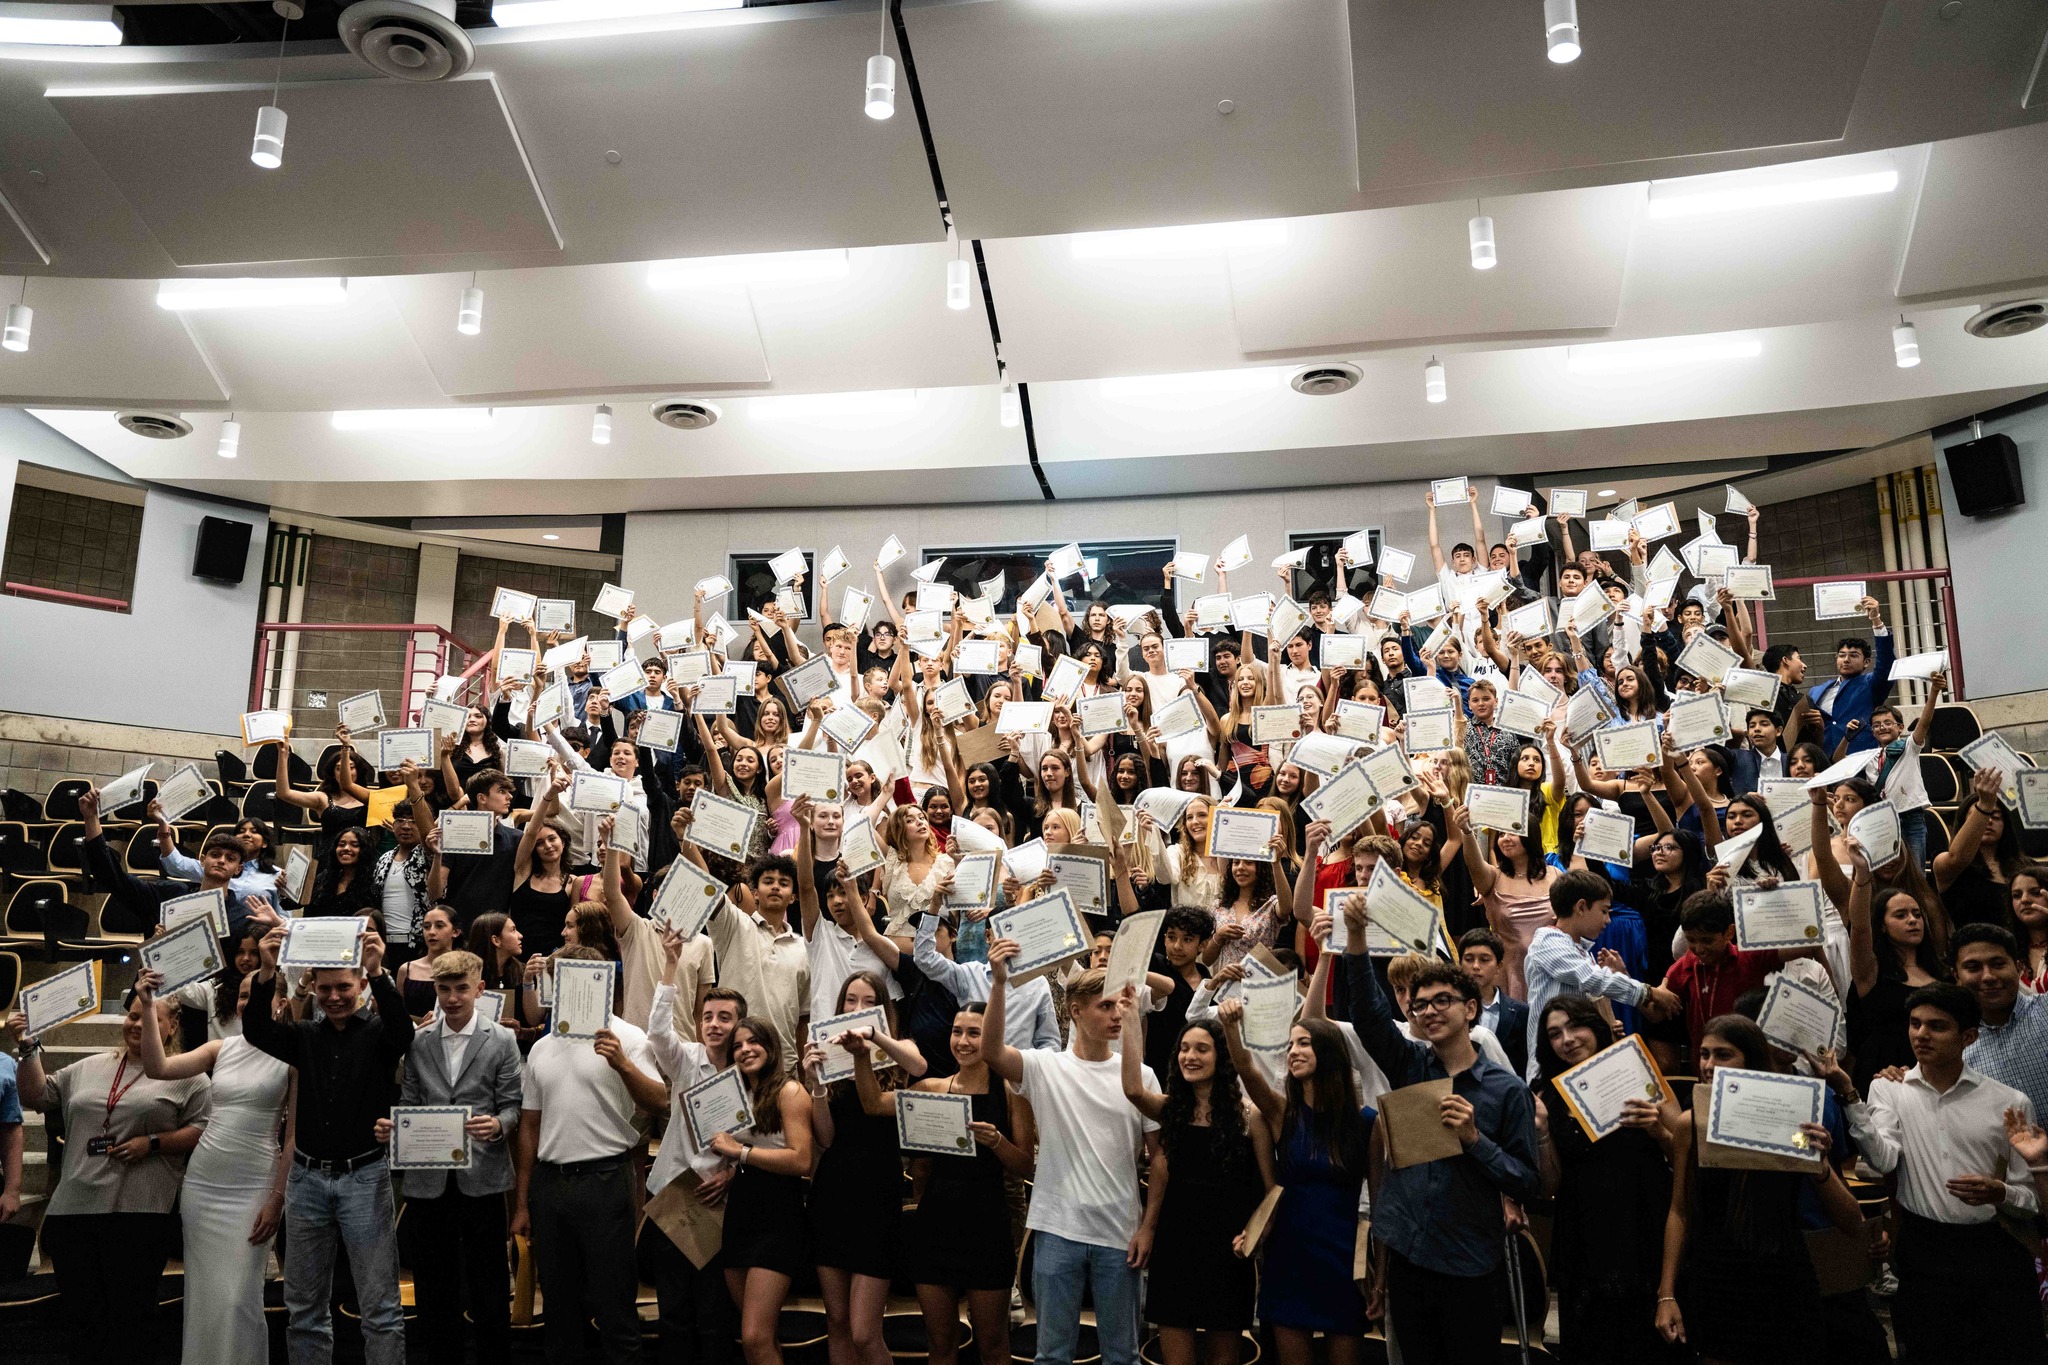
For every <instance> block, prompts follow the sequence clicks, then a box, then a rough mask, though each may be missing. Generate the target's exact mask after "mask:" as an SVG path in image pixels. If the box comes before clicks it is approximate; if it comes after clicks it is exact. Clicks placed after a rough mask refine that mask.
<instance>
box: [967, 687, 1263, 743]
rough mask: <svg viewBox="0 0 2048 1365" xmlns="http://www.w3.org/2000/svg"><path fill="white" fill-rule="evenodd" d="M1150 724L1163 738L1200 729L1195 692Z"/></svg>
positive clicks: (1163, 710)
mask: <svg viewBox="0 0 2048 1365" xmlns="http://www.w3.org/2000/svg"><path fill="white" fill-rule="evenodd" d="M1009 709H1010V708H1009V707H1008V706H1005V707H1003V710H1004V711H1006V712H1007V711H1008V710H1009ZM1282 709H1283V710H1290V709H1292V708H1287V707H1283V708H1282ZM1152 724H1153V726H1154V728H1156V729H1157V730H1158V731H1159V737H1160V738H1161V739H1163V740H1165V739H1179V738H1180V737H1181V736H1182V735H1191V734H1193V733H1195V731H1197V730H1200V729H1202V728H1203V721H1202V712H1201V709H1200V708H1199V707H1197V706H1196V705H1195V694H1194V693H1192V692H1182V693H1180V694H1179V695H1178V696H1176V697H1175V698H1174V699H1173V700H1172V701H1170V702H1168V703H1166V705H1164V706H1162V707H1160V708H1159V709H1158V710H1156V711H1154V712H1153V713H1152Z"/></svg>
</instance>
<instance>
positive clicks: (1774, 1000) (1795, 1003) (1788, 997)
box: [1756, 972, 1842, 1052]
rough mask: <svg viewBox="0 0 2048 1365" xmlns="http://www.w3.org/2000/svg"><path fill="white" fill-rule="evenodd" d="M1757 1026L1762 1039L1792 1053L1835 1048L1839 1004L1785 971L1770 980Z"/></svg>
mask: <svg viewBox="0 0 2048 1365" xmlns="http://www.w3.org/2000/svg"><path fill="white" fill-rule="evenodd" d="M1756 1026H1757V1027H1758V1028H1760V1029H1762V1030H1763V1031H1764V1037H1766V1038H1768V1039H1770V1040H1771V1041H1772V1042H1774V1043H1776V1044H1778V1045H1779V1046H1780V1047H1785V1048H1790V1049H1791V1050H1792V1051H1794V1052H1818V1051H1820V1050H1821V1049H1822V1048H1829V1047H1833V1046H1834V1045H1835V1037H1836V1035H1837V1034H1838V1033H1839V1032H1840V1031H1841V1027H1842V1001H1841V999H1840V998H1839V997H1838V996H1837V995H1836V994H1835V993H1834V992H1833V991H1827V990H1816V989H1815V988H1814V987H1812V986H1809V985H1807V984H1806V983H1805V982H1803V981H1795V980H1794V979H1793V978H1792V977H1790V976H1788V975H1787V974H1786V973H1784V972H1778V973H1776V974H1775V975H1773V976H1772V977H1771V988H1770V990H1769V991H1768V992H1767V993H1766V994H1765V995H1764V1005H1763V1010H1762V1011H1761V1012H1760V1013H1759V1014H1758V1015H1757V1017H1756Z"/></svg>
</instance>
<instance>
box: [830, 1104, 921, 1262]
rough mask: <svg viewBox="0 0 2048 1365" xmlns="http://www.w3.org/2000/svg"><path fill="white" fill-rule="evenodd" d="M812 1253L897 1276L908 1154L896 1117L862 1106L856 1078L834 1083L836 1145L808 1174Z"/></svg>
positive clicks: (833, 1123)
mask: <svg viewBox="0 0 2048 1365" xmlns="http://www.w3.org/2000/svg"><path fill="white" fill-rule="evenodd" d="M809 1212H810V1226H811V1259H812V1260H813V1261H814V1262H816V1263H817V1264H818V1265H821V1266H830V1267H831V1268H833V1269H835V1270H845V1271H851V1272H852V1273H853V1274H855V1275H869V1276H872V1277H874V1278H875V1279H878V1280H887V1279H892V1278H894V1277H895V1274H896V1263H897V1259H898V1257H897V1252H898V1246H899V1242H900V1240H901V1239H900V1238H899V1237H898V1235H897V1232H898V1228H899V1227H900V1226H901V1224H902V1221H903V1159H902V1158H901V1157H900V1156H899V1155H897V1150H896V1116H895V1115H894V1114H887V1115H881V1116H877V1115H874V1114H870V1113H868V1112H867V1111H866V1110H864V1109H862V1108H861V1103H860V1096H859V1095H858V1094H856V1093H855V1091H854V1088H853V1083H852V1082H851V1081H847V1082H843V1083H841V1084H840V1085H838V1086H835V1087H834V1094H833V1096H832V1145H831V1146H829V1147H827V1148H826V1149H825V1155H824V1156H823V1157H821V1158H819V1161H818V1171H817V1174H816V1175H814V1176H813V1177H812V1178H811V1200H810V1210H809Z"/></svg>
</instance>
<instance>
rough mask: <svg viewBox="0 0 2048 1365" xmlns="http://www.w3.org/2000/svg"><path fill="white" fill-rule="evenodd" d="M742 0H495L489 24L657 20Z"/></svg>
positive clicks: (515, 25) (524, 25)
mask: <svg viewBox="0 0 2048 1365" xmlns="http://www.w3.org/2000/svg"><path fill="white" fill-rule="evenodd" d="M744 3H745V0H498V3H497V4H495V5H493V6H492V7H491V22H492V23H494V24H496V25H497V26H498V27H499V28H533V27H536V26H538V25H541V24H579V23H602V22H604V21H605V20H607V19H657V18H660V17H661V16H662V15H665V14H696V13H698V12H699V11H702V10H708V9H738V8H740V7H741V5H742V4H744Z"/></svg>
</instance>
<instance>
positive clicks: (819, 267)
mask: <svg viewBox="0 0 2048 1365" xmlns="http://www.w3.org/2000/svg"><path fill="white" fill-rule="evenodd" d="M852 273H853V261H852V259H851V257H850V256H849V255H848V254H847V250H846V248H845V247H837V248H834V249H832V250H828V251H763V252H757V253H755V254H753V255H748V256H696V257H691V258H689V259H686V260H678V261H655V262H654V263H653V264H651V265H649V266H648V267H647V287H648V288H650V289H745V288H747V287H748V286H749V285H778V284H816V283H822V282H824V281H827V280H843V279H845V278H846V277H847V276H848V275H850V274H852Z"/></svg>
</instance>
